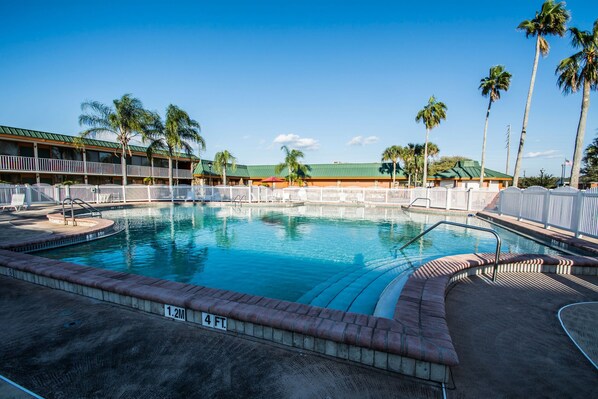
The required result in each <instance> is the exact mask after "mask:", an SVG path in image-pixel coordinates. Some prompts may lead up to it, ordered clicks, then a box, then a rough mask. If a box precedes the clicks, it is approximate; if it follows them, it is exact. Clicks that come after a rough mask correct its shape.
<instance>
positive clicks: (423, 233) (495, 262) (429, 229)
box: [399, 220, 502, 281]
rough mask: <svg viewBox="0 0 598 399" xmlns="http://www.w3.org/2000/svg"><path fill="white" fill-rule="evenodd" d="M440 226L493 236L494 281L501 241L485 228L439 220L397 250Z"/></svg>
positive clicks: (495, 234)
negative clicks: (494, 240) (470, 230)
mask: <svg viewBox="0 0 598 399" xmlns="http://www.w3.org/2000/svg"><path fill="white" fill-rule="evenodd" d="M441 224H448V225H450V226H457V227H465V228H466V229H473V230H479V231H485V232H487V233H491V234H492V235H494V237H495V238H496V253H495V254H494V271H493V272H492V281H496V271H497V269H498V261H499V257H500V245H501V243H502V240H501V239H500V235H498V233H497V232H496V231H494V230H492V229H489V228H486V227H479V226H472V225H469V224H465V223H457V222H448V221H446V220H441V221H440V222H438V223H435V224H434V225H432V226H431V227H429V228H427V229H426V230H424V231H423V232H422V233H420V234H418V235H417V236H416V237H415V238H413V239H411V240H409V242H408V243H407V244H405V245H403V246H402V247H401V248H399V251H402V250H403V249H404V248H405V247H406V246H408V245H410V244H412V243H413V242H415V241H416V240H417V239H418V238H420V237H422V236H423V235H425V234H427V233H428V232H430V231H432V230H434V229H435V228H436V227H438V226H440V225H441Z"/></svg>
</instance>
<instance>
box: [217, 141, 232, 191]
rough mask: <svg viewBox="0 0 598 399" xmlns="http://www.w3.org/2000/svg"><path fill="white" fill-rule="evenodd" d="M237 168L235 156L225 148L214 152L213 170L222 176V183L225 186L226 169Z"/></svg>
mask: <svg viewBox="0 0 598 399" xmlns="http://www.w3.org/2000/svg"><path fill="white" fill-rule="evenodd" d="M228 168H230V170H232V171H234V170H237V158H235V157H234V156H233V154H231V153H230V152H228V151H227V150H224V151H219V152H217V153H216V154H214V171H215V172H216V173H218V174H219V175H220V176H222V184H224V185H225V186H226V171H227V169H228Z"/></svg>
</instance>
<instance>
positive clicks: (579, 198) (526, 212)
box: [498, 187, 598, 238]
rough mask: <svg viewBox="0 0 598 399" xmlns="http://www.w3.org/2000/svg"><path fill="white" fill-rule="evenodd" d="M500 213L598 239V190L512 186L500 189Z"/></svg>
mask: <svg viewBox="0 0 598 399" xmlns="http://www.w3.org/2000/svg"><path fill="white" fill-rule="evenodd" d="M498 212H499V213H500V214H502V215H509V216H515V217H516V218H517V219H518V220H529V221H532V222H537V223H541V224H543V225H544V228H547V229H548V228H550V227H558V228H560V229H563V230H568V231H571V232H573V233H575V236H577V237H580V236H589V237H594V238H598V189H595V188H594V189H590V190H577V189H574V188H570V187H559V188H557V189H554V190H547V189H545V188H544V187H529V188H527V189H525V190H520V189H518V188H515V187H510V188H507V189H505V190H502V191H501V192H500V201H499V207H498Z"/></svg>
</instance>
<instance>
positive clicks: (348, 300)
mask: <svg viewBox="0 0 598 399" xmlns="http://www.w3.org/2000/svg"><path fill="white" fill-rule="evenodd" d="M409 269H411V267H410V266H409V265H408V264H406V263H400V264H396V265H395V266H393V267H389V268H386V269H384V270H379V271H378V273H368V274H366V275H364V276H363V277H362V278H360V279H359V280H357V281H355V282H354V283H352V284H351V285H349V286H348V287H347V288H345V289H344V290H342V291H341V292H340V293H339V294H338V295H337V296H336V297H335V298H334V300H333V301H332V302H330V304H329V305H328V307H329V308H332V309H339V310H343V311H351V312H357V313H372V312H373V311H374V309H375V307H376V303H377V302H378V296H379V292H380V291H382V290H384V287H385V286H386V285H387V284H389V283H390V282H391V281H392V280H393V279H394V278H395V277H397V276H399V275H400V274H402V273H403V272H405V271H406V270H409ZM376 288H378V289H379V291H377V292H376V291H375V289H376Z"/></svg>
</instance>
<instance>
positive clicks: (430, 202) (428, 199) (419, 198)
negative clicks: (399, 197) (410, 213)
mask: <svg viewBox="0 0 598 399" xmlns="http://www.w3.org/2000/svg"><path fill="white" fill-rule="evenodd" d="M421 199H423V200H426V201H428V203H429V204H428V208H429V207H431V206H432V200H431V199H430V198H428V197H417V198H416V199H414V200H413V201H411V203H410V204H409V205H407V209H409V208H411V205H413V204H415V201H417V200H421Z"/></svg>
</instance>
